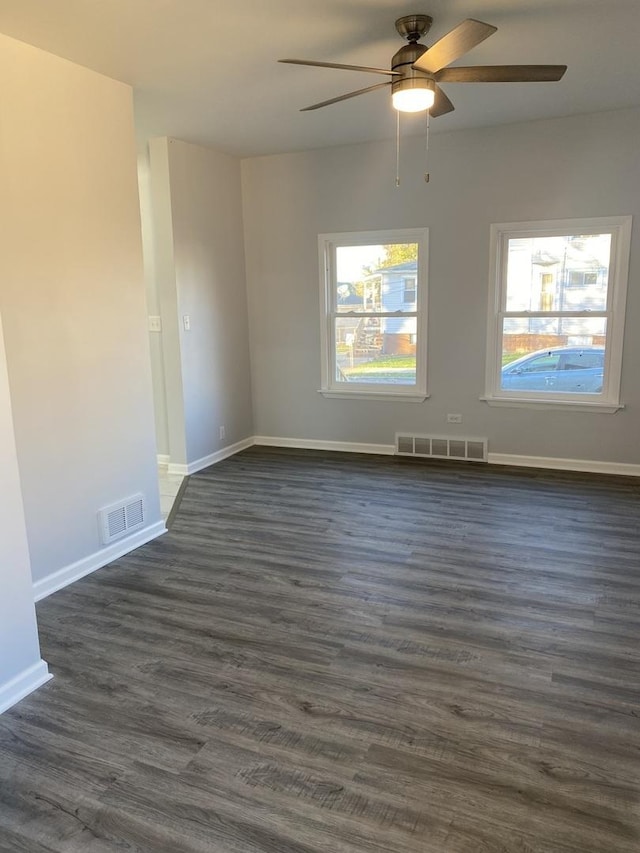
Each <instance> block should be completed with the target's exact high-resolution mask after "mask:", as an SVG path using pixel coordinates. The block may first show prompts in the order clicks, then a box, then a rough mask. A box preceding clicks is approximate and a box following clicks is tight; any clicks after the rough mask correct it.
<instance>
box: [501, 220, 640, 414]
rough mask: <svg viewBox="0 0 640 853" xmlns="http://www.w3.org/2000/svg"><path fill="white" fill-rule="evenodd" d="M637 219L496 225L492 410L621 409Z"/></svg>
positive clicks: (611, 410)
mask: <svg viewBox="0 0 640 853" xmlns="http://www.w3.org/2000/svg"><path fill="white" fill-rule="evenodd" d="M630 237H631V217H630V216H618V217H607V218H604V219H581V220H562V221H555V222H530V223H518V224H514V225H509V224H505V225H493V226H492V227H491V274H490V282H489V287H490V294H489V324H488V336H487V375H486V379H487V390H486V396H485V397H484V399H485V400H486V401H487V402H488V403H490V404H494V405H531V406H537V405H538V406H539V405H544V404H546V405H549V404H550V405H561V406H565V407H567V406H574V407H578V408H594V409H597V410H600V411H610V412H613V411H616V410H617V409H618V408H620V399H619V398H620V372H621V367H622V336H623V331H624V310H625V301H626V289H627V273H628V267H629V243H630Z"/></svg>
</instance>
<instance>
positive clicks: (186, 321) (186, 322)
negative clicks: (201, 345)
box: [182, 314, 191, 332]
mask: <svg viewBox="0 0 640 853" xmlns="http://www.w3.org/2000/svg"><path fill="white" fill-rule="evenodd" d="M182 326H183V328H184V330H185V332H189V331H190V330H191V317H190V316H189V315H188V314H183V316H182Z"/></svg>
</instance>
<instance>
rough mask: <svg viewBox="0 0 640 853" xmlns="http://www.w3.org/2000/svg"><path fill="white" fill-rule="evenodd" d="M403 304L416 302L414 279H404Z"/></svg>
mask: <svg viewBox="0 0 640 853" xmlns="http://www.w3.org/2000/svg"><path fill="white" fill-rule="evenodd" d="M403 301H404V302H415V301H416V280H415V278H405V280H404V296H403Z"/></svg>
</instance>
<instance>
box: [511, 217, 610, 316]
mask: <svg viewBox="0 0 640 853" xmlns="http://www.w3.org/2000/svg"><path fill="white" fill-rule="evenodd" d="M610 253H611V234H587V235H567V236H561V237H518V238H513V237H512V238H510V239H509V241H508V252H507V311H549V312H558V311H588V310H591V311H604V310H606V307H607V286H608V282H609V256H610Z"/></svg>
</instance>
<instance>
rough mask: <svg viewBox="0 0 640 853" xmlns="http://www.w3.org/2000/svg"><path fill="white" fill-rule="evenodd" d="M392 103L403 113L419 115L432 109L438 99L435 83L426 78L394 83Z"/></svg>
mask: <svg viewBox="0 0 640 853" xmlns="http://www.w3.org/2000/svg"><path fill="white" fill-rule="evenodd" d="M392 90H393V94H392V95H391V102H392V104H393V106H394V108H395V109H396V110H398V111H399V112H401V113H419V112H424V111H425V110H428V109H430V108H431V107H432V106H433V102H434V100H435V97H436V93H435V83H434V82H433V80H428V79H425V78H415V77H413V78H410V79H406V80H399V81H395V80H394V81H393V84H392Z"/></svg>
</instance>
